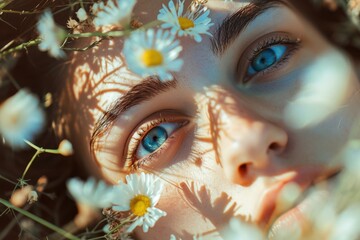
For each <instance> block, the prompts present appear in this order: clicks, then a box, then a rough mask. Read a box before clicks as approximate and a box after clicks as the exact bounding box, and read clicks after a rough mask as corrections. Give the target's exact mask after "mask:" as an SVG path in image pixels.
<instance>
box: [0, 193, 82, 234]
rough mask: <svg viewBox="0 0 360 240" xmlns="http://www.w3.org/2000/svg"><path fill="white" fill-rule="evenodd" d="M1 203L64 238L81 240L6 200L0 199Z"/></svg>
mask: <svg viewBox="0 0 360 240" xmlns="http://www.w3.org/2000/svg"><path fill="white" fill-rule="evenodd" d="M0 203H1V204H3V205H5V206H6V207H8V208H12V209H14V210H15V211H17V212H19V213H21V214H22V215H24V216H26V217H28V218H31V219H32V220H34V221H36V222H38V223H40V224H41V225H43V226H45V227H47V228H49V229H51V230H53V231H55V232H57V233H59V234H61V235H62V236H64V237H65V238H67V239H70V240H80V238H77V237H75V236H74V235H72V234H71V233H68V232H66V231H64V230H63V229H61V228H59V227H57V226H55V225H54V224H52V223H50V222H48V221H46V220H44V219H42V218H40V217H38V216H36V215H34V214H32V213H30V212H28V211H25V210H23V209H21V208H18V207H15V206H14V205H12V204H11V203H9V202H8V201H6V200H4V199H2V198H0Z"/></svg>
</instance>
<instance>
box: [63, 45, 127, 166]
mask: <svg viewBox="0 0 360 240" xmlns="http://www.w3.org/2000/svg"><path fill="white" fill-rule="evenodd" d="M82 44H84V43H82ZM119 44H120V46H121V44H122V43H121V42H116V44H114V42H113V41H105V40H104V41H103V42H102V45H107V46H108V47H102V48H93V49H92V52H76V53H74V58H73V60H72V61H71V62H69V65H68V72H69V73H72V74H70V76H72V78H69V79H67V81H66V85H65V89H66V91H62V95H61V96H60V104H59V105H60V107H61V108H62V109H63V112H62V113H61V116H59V118H60V120H59V121H58V122H60V123H62V124H61V126H57V128H58V131H59V132H63V134H65V135H70V136H72V138H76V139H75V140H74V141H73V144H74V145H82V144H80V142H79V141H81V142H83V141H84V139H85V141H87V142H90V138H91V134H92V129H93V127H94V124H95V123H96V122H97V119H98V118H99V117H100V116H101V115H102V114H103V113H104V112H106V111H107V108H108V107H109V106H110V105H111V104H112V101H111V100H109V99H114V98H117V97H118V96H121V95H122V94H123V93H125V92H126V91H127V90H128V89H129V88H130V87H131V86H132V85H133V81H134V77H133V76H131V75H130V74H129V73H128V72H127V71H126V67H125V65H124V62H123V59H122V58H121V57H120V56H118V55H114V54H113V51H115V50H116V49H117V48H119V47H120V46H119ZM94 51H95V52H94ZM94 54H95V55H94ZM120 76H121V79H122V80H123V81H121V82H119V81H117V80H116V79H117V78H118V77H120ZM69 126H71V128H72V129H73V130H72V131H71V132H70V130H69ZM76 136H82V138H84V139H79V138H78V137H76ZM77 154H85V155H86V156H88V157H85V158H84V159H91V156H90V155H89V154H90V149H82V150H80V152H78V153H77ZM85 166H86V167H89V168H90V169H91V171H93V170H94V166H93V164H85Z"/></svg>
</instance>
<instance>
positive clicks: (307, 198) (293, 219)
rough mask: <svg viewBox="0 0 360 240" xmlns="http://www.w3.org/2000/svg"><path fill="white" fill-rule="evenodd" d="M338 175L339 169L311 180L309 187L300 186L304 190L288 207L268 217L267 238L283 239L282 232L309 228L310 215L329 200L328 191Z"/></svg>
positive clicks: (293, 231) (297, 231)
mask: <svg viewBox="0 0 360 240" xmlns="http://www.w3.org/2000/svg"><path fill="white" fill-rule="evenodd" d="M338 175H339V171H337V172H336V173H334V174H331V175H328V176H327V177H326V178H323V179H321V180H318V181H316V182H312V183H311V184H310V185H309V187H307V188H302V189H306V190H305V191H304V192H303V193H302V194H301V196H300V197H299V198H298V199H297V200H296V201H295V202H294V204H292V206H291V207H290V208H288V209H287V210H286V211H284V212H282V213H281V214H280V215H279V216H270V217H268V221H269V222H268V230H269V231H268V232H269V235H268V239H279V238H281V237H282V239H283V236H282V234H283V233H284V232H292V233H293V234H295V233H296V234H299V232H300V233H301V231H304V230H306V229H309V228H311V215H312V214H313V213H314V212H317V211H319V209H321V208H322V207H323V206H324V204H325V203H326V202H327V201H328V200H329V196H330V194H331V192H330V191H331V189H333V185H334V184H335V182H336V179H337V176H338ZM274 205H276V202H275V203H274ZM272 213H274V212H272ZM270 215H271V214H270ZM272 215H273V214H272Z"/></svg>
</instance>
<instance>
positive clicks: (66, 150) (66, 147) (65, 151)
mask: <svg viewBox="0 0 360 240" xmlns="http://www.w3.org/2000/svg"><path fill="white" fill-rule="evenodd" d="M58 151H59V153H60V154H61V155H63V156H65V157H67V156H70V155H72V154H73V153H74V149H73V147H72V144H71V142H70V141H68V140H66V139H64V140H62V141H61V142H60V144H59V147H58Z"/></svg>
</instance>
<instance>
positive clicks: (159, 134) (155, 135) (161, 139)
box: [136, 122, 182, 159]
mask: <svg viewBox="0 0 360 240" xmlns="http://www.w3.org/2000/svg"><path fill="white" fill-rule="evenodd" d="M181 126H182V125H181V124H180V123H178V122H168V123H162V124H159V125H158V126H156V127H154V128H152V129H151V130H150V131H148V132H147V133H146V134H145V136H144V137H143V138H142V139H141V142H140V144H139V147H138V149H137V152H136V158H138V159H141V158H143V157H145V156H146V155H148V154H150V153H153V152H155V151H156V150H158V149H159V148H160V147H161V146H162V145H163V144H164V143H165V142H166V140H167V139H168V138H169V136H171V134H173V132H175V131H176V130H177V129H178V128H179V127H181Z"/></svg>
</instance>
